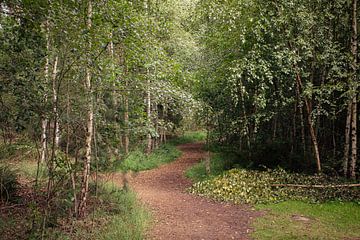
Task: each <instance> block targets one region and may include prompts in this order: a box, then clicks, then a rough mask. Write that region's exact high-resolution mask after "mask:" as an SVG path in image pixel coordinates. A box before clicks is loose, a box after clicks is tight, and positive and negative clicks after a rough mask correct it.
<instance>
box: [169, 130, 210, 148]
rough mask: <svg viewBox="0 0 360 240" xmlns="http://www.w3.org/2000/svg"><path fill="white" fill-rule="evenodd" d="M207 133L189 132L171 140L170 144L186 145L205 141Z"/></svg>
mask: <svg viewBox="0 0 360 240" xmlns="http://www.w3.org/2000/svg"><path fill="white" fill-rule="evenodd" d="M205 139H206V132H205V131H188V132H185V133H184V134H183V135H180V136H177V137H175V138H173V139H171V140H170V143H171V144H173V145H179V144H185V143H194V142H201V141H205Z"/></svg>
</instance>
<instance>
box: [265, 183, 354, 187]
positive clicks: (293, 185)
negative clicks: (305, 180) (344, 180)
mask: <svg viewBox="0 0 360 240" xmlns="http://www.w3.org/2000/svg"><path fill="white" fill-rule="evenodd" d="M271 186H272V187H299V188H342V187H360V183H356V184H341V185H301V184H271Z"/></svg>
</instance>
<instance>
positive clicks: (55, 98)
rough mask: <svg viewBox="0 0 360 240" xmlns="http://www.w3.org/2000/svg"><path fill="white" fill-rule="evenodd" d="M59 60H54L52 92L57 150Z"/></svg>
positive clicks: (58, 133)
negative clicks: (57, 80)
mask: <svg viewBox="0 0 360 240" xmlns="http://www.w3.org/2000/svg"><path fill="white" fill-rule="evenodd" d="M58 61H59V58H58V57H57V56H56V57H55V60H54V66H53V72H52V91H53V113H54V128H55V129H54V133H55V136H54V138H55V142H54V143H55V149H56V150H57V149H58V147H59V143H60V124H59V111H58V92H57V84H56V77H57V72H58V70H57V66H58Z"/></svg>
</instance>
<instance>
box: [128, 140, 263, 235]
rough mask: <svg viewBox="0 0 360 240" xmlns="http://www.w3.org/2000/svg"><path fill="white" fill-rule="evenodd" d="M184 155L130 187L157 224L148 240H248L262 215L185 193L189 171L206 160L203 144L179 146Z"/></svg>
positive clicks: (141, 176)
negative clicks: (191, 167)
mask: <svg viewBox="0 0 360 240" xmlns="http://www.w3.org/2000/svg"><path fill="white" fill-rule="evenodd" d="M178 148H179V150H181V151H182V156H181V157H179V158H178V159H177V160H175V161H174V162H172V163H169V164H166V165H162V166H161V167H159V168H157V169H153V170H148V171H144V172H140V173H139V174H138V175H136V177H134V178H131V179H130V180H129V183H130V186H131V188H132V189H133V190H134V191H135V192H136V193H137V195H138V197H139V198H140V200H141V201H142V202H143V203H144V204H145V205H146V206H147V207H148V208H149V209H150V210H151V212H152V215H153V217H154V220H155V223H154V224H153V226H152V228H151V229H150V231H149V232H148V234H147V239H163V240H170V239H171V240H173V239H174V240H176V239H179V240H188V239H189V240H190V239H191V240H193V239H224V240H225V239H249V236H248V233H249V232H250V231H251V227H250V223H251V221H252V219H253V218H254V217H257V216H259V215H260V213H259V212H256V211H254V210H251V209H250V207H249V206H246V205H233V204H229V203H220V202H214V201H212V200H208V199H205V198H201V197H197V196H194V195H191V194H189V193H187V192H186V189H187V188H188V187H190V186H191V181H190V180H189V179H187V178H186V177H185V176H184V173H185V171H186V169H188V168H189V167H190V166H191V165H193V164H195V163H197V162H199V161H200V160H201V159H202V158H204V157H205V152H204V150H203V144H201V143H189V144H183V145H179V146H178Z"/></svg>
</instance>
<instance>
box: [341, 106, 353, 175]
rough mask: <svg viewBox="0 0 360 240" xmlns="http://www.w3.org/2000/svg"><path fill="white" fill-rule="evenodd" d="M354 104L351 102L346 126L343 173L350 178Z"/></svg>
mask: <svg viewBox="0 0 360 240" xmlns="http://www.w3.org/2000/svg"><path fill="white" fill-rule="evenodd" d="M351 110H352V102H349V104H348V108H347V115H346V126H345V146H344V159H343V171H344V176H345V177H346V176H348V171H349V151H350V128H351V114H352V111H351Z"/></svg>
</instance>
